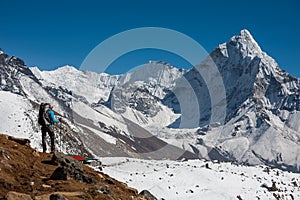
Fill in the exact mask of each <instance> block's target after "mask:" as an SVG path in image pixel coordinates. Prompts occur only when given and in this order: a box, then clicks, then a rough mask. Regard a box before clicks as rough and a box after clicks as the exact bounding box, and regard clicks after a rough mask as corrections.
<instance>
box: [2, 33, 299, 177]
mask: <svg viewBox="0 0 300 200" xmlns="http://www.w3.org/2000/svg"><path fill="white" fill-rule="evenodd" d="M0 52H1V54H0V71H1V77H0V79H1V80H0V83H1V90H2V91H0V101H1V104H0V107H1V119H2V120H3V122H4V123H1V125H0V132H4V133H7V134H11V135H17V136H23V137H24V136H25V137H29V138H30V139H32V141H34V142H33V145H34V146H35V147H38V148H40V143H41V142H40V138H41V136H40V133H38V131H39V127H38V125H37V123H36V121H37V109H38V104H39V103H40V102H50V103H52V104H54V106H55V109H56V111H57V112H58V113H60V114H61V115H63V116H64V117H65V123H64V124H62V125H61V126H59V127H57V130H56V131H57V132H60V133H61V134H57V135H61V137H59V136H57V137H58V138H57V139H58V141H61V143H59V147H60V148H61V150H62V151H65V152H75V153H80V154H87V155H96V156H130V157H137V158H152V159H165V158H169V159H181V158H183V157H185V158H196V157H198V156H199V157H204V158H207V159H212V160H213V159H218V160H224V161H234V162H238V163H242V164H246V165H257V164H266V165H269V166H273V167H278V168H282V169H285V170H291V171H297V172H299V171H300V161H299V160H300V157H299V155H300V145H299V144H300V122H299V119H300V79H299V78H296V77H293V76H291V75H289V74H288V73H287V72H285V71H283V70H281V69H280V68H279V66H278V64H277V63H276V61H275V60H274V59H273V58H271V57H270V56H268V55H267V54H266V53H265V52H263V51H262V50H261V48H260V47H259V45H258V44H257V43H256V41H255V40H254V39H253V37H252V36H251V34H250V33H249V31H247V30H242V31H241V32H240V33H239V34H238V35H236V36H233V37H232V38H231V39H230V40H229V41H228V42H226V43H224V44H220V45H219V46H218V47H217V48H216V49H215V50H214V51H213V52H212V53H211V54H210V55H209V56H208V57H207V58H206V59H205V60H204V61H202V62H201V63H200V64H198V65H196V66H195V67H194V68H192V69H190V70H183V69H177V68H175V67H173V66H171V65H170V64H168V63H164V62H162V61H159V62H149V63H148V64H145V65H144V66H143V67H142V68H139V69H137V70H135V71H133V72H129V73H127V74H123V75H109V74H105V73H101V74H97V73H94V72H88V71H79V70H77V69H76V68H74V67H71V66H65V67H61V68H59V69H56V70H53V71H40V70H39V69H38V68H37V67H34V68H28V67H27V66H26V65H25V64H24V62H23V61H22V60H20V59H19V58H17V57H14V56H9V55H6V54H4V53H3V52H2V51H0Z"/></svg>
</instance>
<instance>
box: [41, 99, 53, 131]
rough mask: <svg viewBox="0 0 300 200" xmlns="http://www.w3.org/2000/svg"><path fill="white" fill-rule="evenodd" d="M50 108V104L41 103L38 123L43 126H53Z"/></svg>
mask: <svg viewBox="0 0 300 200" xmlns="http://www.w3.org/2000/svg"><path fill="white" fill-rule="evenodd" d="M49 108H50V104H49V103H41V105H40V110H39V117H38V122H39V124H40V125H42V126H48V125H50V124H51V120H50V116H49V113H48V110H49Z"/></svg>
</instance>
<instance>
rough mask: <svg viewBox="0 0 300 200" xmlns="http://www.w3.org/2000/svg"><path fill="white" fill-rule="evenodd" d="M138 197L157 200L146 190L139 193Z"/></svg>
mask: <svg viewBox="0 0 300 200" xmlns="http://www.w3.org/2000/svg"><path fill="white" fill-rule="evenodd" d="M140 195H144V196H145V197H146V199H147V200H157V198H156V197H155V196H154V195H153V194H151V193H150V192H149V191H148V190H143V191H141V192H140Z"/></svg>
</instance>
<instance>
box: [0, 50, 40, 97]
mask: <svg viewBox="0 0 300 200" xmlns="http://www.w3.org/2000/svg"><path fill="white" fill-rule="evenodd" d="M0 52H2V51H1V50H0ZM23 75H27V76H28V77H30V78H31V79H33V80H34V81H37V82H38V80H37V79H36V77H35V76H34V75H33V74H32V72H31V71H30V69H29V68H28V67H27V66H26V65H25V63H24V61H23V60H21V59H19V58H17V57H15V56H8V55H7V54H4V53H0V90H3V91H10V92H13V93H16V94H20V95H25V92H24V91H23V89H22V86H21V83H20V78H21V76H23Z"/></svg>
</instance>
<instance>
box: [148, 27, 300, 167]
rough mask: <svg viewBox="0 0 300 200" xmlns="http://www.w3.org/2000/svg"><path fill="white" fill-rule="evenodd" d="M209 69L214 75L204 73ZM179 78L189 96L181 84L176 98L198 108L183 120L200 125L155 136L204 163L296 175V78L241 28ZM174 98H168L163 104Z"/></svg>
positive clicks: (299, 90) (299, 84) (299, 91)
mask: <svg viewBox="0 0 300 200" xmlns="http://www.w3.org/2000/svg"><path fill="white" fill-rule="evenodd" d="M214 67H217V69H218V72H219V73H218V74H213V73H207V71H209V70H211V71H213V69H214ZM203 75H205V77H204V76H203ZM218 76H221V78H222V84H223V87H224V89H225V95H224V96H222V95H220V91H222V90H221V89H222V84H220V81H217V78H218ZM184 79H185V80H187V81H188V82H189V83H190V85H189V86H188V87H192V88H193V91H195V92H189V88H188V87H186V88H184V87H182V85H179V87H178V89H177V88H175V91H176V90H179V91H178V92H177V94H179V99H180V98H181V99H183V97H181V96H184V97H185V99H188V100H189V102H190V104H191V105H199V110H200V111H199V113H200V114H201V116H200V117H198V118H197V117H195V113H197V112H193V110H192V109H190V110H186V111H184V112H185V113H184V114H185V119H195V118H196V119H197V120H198V121H196V122H194V123H193V124H192V125H195V124H196V126H194V128H195V127H197V126H198V124H199V126H201V127H200V128H198V129H197V128H195V129H194V131H193V130H192V129H191V130H189V131H182V130H174V129H173V130H170V129H165V130H164V131H163V132H165V133H163V132H162V131H159V130H158V131H157V132H158V134H157V135H158V136H159V137H160V138H164V140H165V141H167V142H170V143H173V144H176V145H178V146H184V148H186V149H189V150H193V151H194V152H195V153H196V154H198V155H199V156H204V157H207V158H210V159H225V160H231V161H237V162H240V163H244V164H261V163H264V164H268V165H271V166H276V167H280V168H283V169H289V170H295V171H299V169H300V162H299V160H300V157H299V153H300V146H299V144H300V131H299V124H300V121H299V119H300V114H299V113H300V97H299V95H300V79H298V78H295V77H293V76H291V75H289V74H288V73H287V72H284V71H283V70H281V69H280V68H279V66H278V64H277V63H276V61H275V60H274V59H272V58H271V57H270V56H268V55H267V54H266V53H265V52H263V51H262V50H261V48H260V47H259V46H258V44H257V43H256V42H255V40H254V39H253V37H252V36H251V34H250V33H249V31H247V30H242V31H241V32H240V34H239V35H237V36H234V37H232V38H231V39H230V40H229V41H228V42H227V43H224V44H221V45H219V46H218V47H217V48H216V49H215V50H214V51H213V52H212V53H211V54H210V56H209V57H208V58H207V59H206V60H204V61H203V62H202V63H200V64H199V65H197V66H195V68H193V69H191V70H190V71H188V72H187V73H186V74H184ZM180 95H181V96H180ZM192 95H196V98H194V97H192ZM176 98H178V96H175V95H173V96H172V95H169V96H168V100H169V99H173V101H174V99H176ZM212 99H214V101H212ZM193 101H194V102H193ZM178 102H180V101H178ZM171 106H172V105H171ZM173 106H174V105H173ZM180 106H181V105H180ZM177 107H178V105H175V106H174V108H177ZM224 107H225V109H224ZM220 111H222V112H220ZM181 118H182V117H181ZM187 122H190V120H188V121H187ZM185 125H190V124H189V123H186V122H185ZM175 126H176V123H175ZM177 127H178V123H177ZM153 132H155V131H153ZM176 138H180V140H181V142H179V140H178V139H176Z"/></svg>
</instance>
